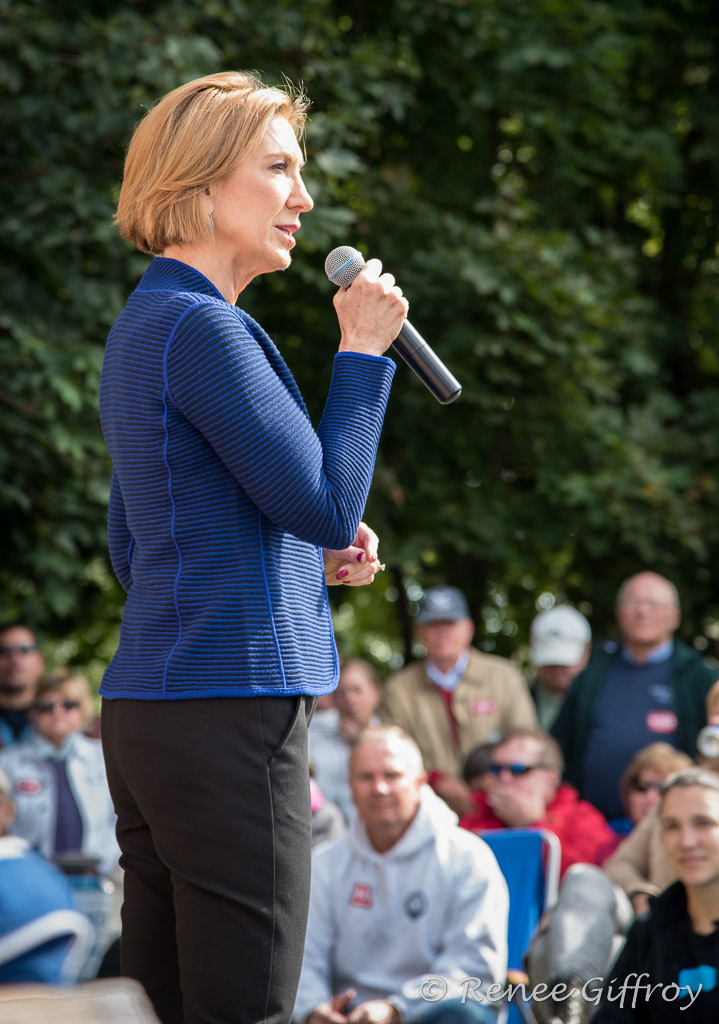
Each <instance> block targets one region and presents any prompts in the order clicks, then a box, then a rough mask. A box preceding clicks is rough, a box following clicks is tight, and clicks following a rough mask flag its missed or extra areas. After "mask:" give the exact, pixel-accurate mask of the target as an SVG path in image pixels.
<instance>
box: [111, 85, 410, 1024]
mask: <svg viewBox="0 0 719 1024" xmlns="http://www.w3.org/2000/svg"><path fill="white" fill-rule="evenodd" d="M305 110H306V103H305V101H304V100H303V99H302V98H301V97H297V96H292V95H289V94H287V93H285V92H284V91H281V90H278V89H274V88H267V87H265V86H264V85H263V84H262V83H261V82H260V81H258V80H257V79H255V78H254V77H252V76H250V75H246V74H240V73H234V72H233V73H223V74H216V75H210V76H208V77H205V78H201V79H197V80H196V81H193V82H190V83H188V84H187V85H184V86H182V87H180V88H179V89H176V90H174V91H173V92H171V93H169V94H168V95H167V96H165V97H164V99H162V100H161V101H160V102H159V103H158V104H157V105H156V106H154V107H153V108H152V109H151V110H150V111H149V113H148V114H147V115H146V116H145V117H144V119H143V120H142V121H141V122H140V124H139V125H138V127H137V129H136V131H135V133H134V135H133V138H132V140H131V143H130V147H129V150H128V153H127V159H126V163H125V173H124V179H123V185H122V190H121V194H120V200H119V204H118V209H117V215H116V222H117V224H118V227H119V229H120V232H121V234H122V235H123V236H124V237H125V238H128V239H130V240H131V241H132V242H134V244H135V245H136V246H137V247H138V248H139V249H141V250H142V251H143V252H146V253H149V254H151V255H153V256H154V257H155V259H153V261H152V262H151V263H150V264H149V266H148V268H147V270H146V272H145V274H144V276H143V277H142V279H141V281H140V283H139V284H138V286H137V288H136V289H135V291H134V292H133V293H132V295H131V296H130V298H129V300H128V302H127V305H126V306H125V308H124V309H123V311H122V312H121V314H120V316H119V317H118V319H117V321H116V323H115V324H114V326H113V328H112V330H111V332H110V335H109V338H108V342H107V348H106V353H105V362H104V366H103V374H102V388H101V403H100V406H101V408H100V412H101V419H102V427H103V432H104V435H105V439H106V442H107V445H108V448H109V451H110V455H111V457H112V463H113V476H112V488H111V496H110V510H109V543H110V553H111V558H112V563H113V567H114V569H115V572H116V573H117V576H118V578H119V579H120V582H121V583H122V585H123V587H124V588H125V590H126V592H127V602H126V606H125V611H124V616H123V622H122V629H121V633H120V643H119V647H118V650H117V652H116V654H115V656H114V658H113V660H112V662H111V664H110V666H109V667H108V669H107V672H106V674H105V677H104V680H103V683H102V688H101V691H100V692H101V694H102V696H103V698H104V700H103V711H102V738H103V744H104V750H105V758H106V761H107V770H108V780H109V783H110V789H111V792H112V796H113V801H114V804H115V809H116V811H117V815H118V825H117V834H118V840H119V843H120V847H121V849H122V864H123V866H124V868H125V905H124V908H123V935H122V955H123V973H125V974H127V975H129V976H130V977H134V978H137V979H138V980H139V981H141V982H142V984H143V985H144V986H145V988H146V990H147V992H148V993H149V995H150V997H151V999H152V1002H153V1004H154V1006H155V1010H156V1012H157V1014H158V1016H159V1017H160V1019H161V1020H162V1021H163V1024H181V1022H184V1024H199V1022H210V1021H211V1022H213V1024H224V1022H227V1024H229V1022H230V1021H231V1022H233V1024H244V1022H248V1024H250V1022H252V1024H254V1022H259V1021H267V1022H272V1024H280V1022H283V1021H288V1020H289V1018H290V1016H291V1012H292V1007H293V1003H294V996H295V988H296V984H297V980H298V976H299V970H300V965H301V957H302V946H303V941H304V930H305V921H306V913H307V899H308V888H309V857H310V828H311V825H310V796H309V774H308V766H307V736H306V730H307V722H308V719H309V717H310V716H311V712H312V710H313V707H314V701H315V698H316V697H317V696H319V695H321V694H325V693H328V692H330V691H331V690H332V689H333V688H334V686H335V684H336V679H337V674H338V663H337V654H336V650H335V645H334V639H333V634H332V623H331V618H330V612H329V606H328V601H327V591H326V585H327V584H328V583H330V584H338V583H345V584H351V585H362V584H365V583H370V582H371V580H372V577H373V575H374V572H375V570H376V567H377V561H376V556H377V538H376V536H375V535H374V534H373V533H372V531H371V530H369V529H368V528H367V527H366V526H364V524H362V523H361V522H360V520H361V516H362V512H363V509H364V505H365V501H366V498H367V493H368V490H369V486H370V481H371V478H372V472H373V466H374V461H375V455H376V450H377V444H378V440H379V435H380V430H381V426H382V419H383V416H384V412H385V406H386V402H387V398H388V393H389V387H390V382H391V378H392V374H393V369H394V363H393V362H392V361H391V360H389V359H386V358H383V357H382V354H383V352H385V351H386V349H387V348H388V347H389V345H390V344H391V342H392V340H393V339H394V338H395V337H396V336H397V334H398V332H399V330H400V328H401V326H402V322H403V320H404V318H405V317H406V314H407V303H406V300H405V299H404V298H403V296H402V293H401V291H400V290H399V288H398V287H396V285H395V283H394V279H393V278H392V277H391V276H390V275H388V274H383V273H382V268H381V265H380V264H379V262H378V261H377V260H370V261H369V262H368V263H367V265H366V267H365V269H364V270H363V272H362V273H361V274H360V276H359V277H358V278H357V279H356V281H355V282H354V283H353V284H352V287H351V288H349V289H346V290H343V289H340V290H339V291H338V292H337V294H336V296H335V298H334V305H335V310H336V313H337V318H338V320H339V328H340V343H339V351H338V353H337V354H336V356H335V359H334V367H333V372H332V380H331V384H330V389H329V394H328V397H327V403H326V406H325V409H324V413H323V415H322V419H321V421H320V423H319V426H318V427H317V429H314V428H313V426H312V424H311V423H310V420H309V417H308V414H307V410H306V408H305V406H304V403H303V401H302V397H301V395H300V393H299V390H298V388H297V385H296V384H295V381H294V379H293V378H292V375H291V374H290V371H289V369H288V368H287V366H286V364H285V362H284V361H283V359H282V357H281V355H280V354H279V352H278V350H277V349H276V348H275V346H274V345H273V343H272V341H271V340H270V339H269V337H268V336H267V335H266V334H265V332H264V331H263V330H262V328H261V327H259V326H258V324H257V323H255V321H254V320H253V319H252V318H251V317H250V316H248V314H247V313H245V312H243V310H242V309H240V308H238V307H237V306H236V305H235V302H236V300H237V297H238V295H239V294H240V292H241V291H242V290H243V289H244V288H245V287H246V286H247V285H248V284H249V283H250V281H252V280H253V278H255V277H257V276H258V275H259V274H267V273H270V272H271V271H274V270H285V269H287V267H289V265H290V262H291V254H292V249H293V248H294V245H295V238H294V236H295V233H296V232H297V231H298V229H299V228H300V217H301V215H302V214H303V213H306V212H308V211H309V210H310V209H311V208H312V205H313V204H312V199H311V197H310V195H309V193H308V191H307V189H306V188H305V185H304V183H303V180H302V173H301V172H302V167H303V155H302V149H301V147H300V139H301V137H302V131H303V127H304V119H305Z"/></svg>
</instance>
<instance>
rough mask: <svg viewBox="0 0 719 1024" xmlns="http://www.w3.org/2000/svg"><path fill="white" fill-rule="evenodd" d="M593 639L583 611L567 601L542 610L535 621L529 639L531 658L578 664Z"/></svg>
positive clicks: (539, 662)
mask: <svg viewBox="0 0 719 1024" xmlns="http://www.w3.org/2000/svg"><path fill="white" fill-rule="evenodd" d="M591 639H592V630H591V627H590V625H589V623H588V622H587V620H586V619H585V618H584V616H583V615H582V613H581V612H578V611H577V609H576V608H571V607H570V606H569V605H568V604H560V605H557V607H556V608H550V609H549V610H548V611H546V612H540V613H539V615H537V617H536V618H535V619H534V621H533V622H532V626H531V628H530V631H529V642H530V645H531V649H532V661H533V662H534V664H535V665H536V667H537V668H542V666H544V665H578V664H579V662H580V661H581V660H582V658H583V657H584V650H585V648H586V646H587V644H588V643H589V642H590V640H591Z"/></svg>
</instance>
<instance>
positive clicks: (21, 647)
mask: <svg viewBox="0 0 719 1024" xmlns="http://www.w3.org/2000/svg"><path fill="white" fill-rule="evenodd" d="M36 650H37V644H0V655H3V656H5V657H6V658H7V657H9V655H11V654H32V653H33V652H34V651H36Z"/></svg>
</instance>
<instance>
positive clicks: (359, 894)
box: [350, 882, 372, 910]
mask: <svg viewBox="0 0 719 1024" xmlns="http://www.w3.org/2000/svg"><path fill="white" fill-rule="evenodd" d="M350 903H351V904H352V906H353V907H364V908H365V910H369V909H370V907H371V906H372V886H371V885H367V883H366V882H355V884H354V886H353V887H352V895H351V896H350Z"/></svg>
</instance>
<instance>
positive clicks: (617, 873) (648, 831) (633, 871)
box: [603, 811, 659, 896]
mask: <svg viewBox="0 0 719 1024" xmlns="http://www.w3.org/2000/svg"><path fill="white" fill-rule="evenodd" d="M653 837H654V838H655V840H656V838H657V837H658V833H657V815H656V812H655V811H651V812H650V813H649V814H647V815H645V816H644V819H643V820H642V821H640V822H639V824H638V825H637V826H636V827H635V828H633V829H632V831H631V832H630V833H629V835H628V836H627V838H626V839H625V840H624V842H623V843H622V844H621V845H620V846H619V848H618V849H617V850H616V851H615V852H614V853H613V854H612V856H611V857H610V858H609V860H607V861H606V862H605V863H604V865H603V867H604V870H605V871H606V873H607V874H608V875H609V877H610V878H611V880H612V881H613V882H614V883H615V884H616V885H618V886H619V887H620V888H621V889H623V890H624V892H625V893H626V894H627V896H631V895H632V893H635V892H646V893H648V894H649V895H650V896H654V895H656V894H657V893H658V892H659V886H657V885H655V884H653V883H652V882H651V881H650V879H649V865H650V850H651V845H652V838H653Z"/></svg>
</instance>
